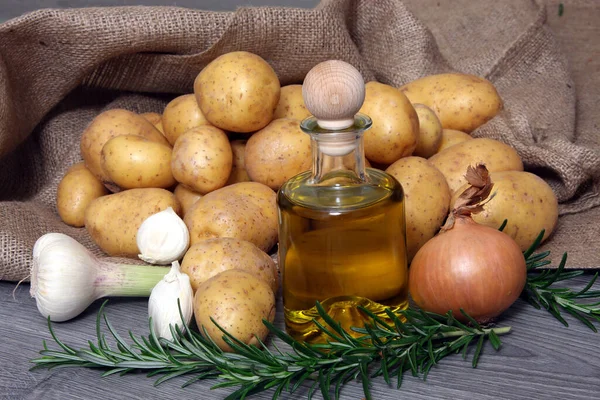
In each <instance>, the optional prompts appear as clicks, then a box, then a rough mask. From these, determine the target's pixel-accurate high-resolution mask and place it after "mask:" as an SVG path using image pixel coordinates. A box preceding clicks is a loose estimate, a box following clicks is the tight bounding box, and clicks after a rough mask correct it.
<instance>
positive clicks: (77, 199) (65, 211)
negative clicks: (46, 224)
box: [56, 162, 109, 228]
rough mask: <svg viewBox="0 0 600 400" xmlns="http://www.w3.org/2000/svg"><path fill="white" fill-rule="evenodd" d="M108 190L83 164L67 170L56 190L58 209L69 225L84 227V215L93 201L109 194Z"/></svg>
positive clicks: (61, 217) (63, 219)
mask: <svg viewBox="0 0 600 400" xmlns="http://www.w3.org/2000/svg"><path fill="white" fill-rule="evenodd" d="M108 193H109V192H108V190H107V189H106V187H104V185H103V184H102V182H100V181H99V180H98V178H96V177H95V176H94V175H93V174H92V173H91V172H90V170H88V169H87V168H86V167H85V164H84V163H83V162H80V163H77V164H74V165H73V166H71V168H69V169H68V170H67V172H66V173H65V175H64V176H63V178H62V179H61V181H60V183H59V184H58V188H57V189H56V209H57V211H58V215H59V216H60V219H61V220H62V221H63V222H64V223H65V224H67V225H71V226H75V227H78V228H80V227H82V226H83V225H84V214H85V209H86V208H87V206H88V205H89V204H90V203H91V202H92V200H94V199H97V198H98V197H100V196H104V195H106V194H108Z"/></svg>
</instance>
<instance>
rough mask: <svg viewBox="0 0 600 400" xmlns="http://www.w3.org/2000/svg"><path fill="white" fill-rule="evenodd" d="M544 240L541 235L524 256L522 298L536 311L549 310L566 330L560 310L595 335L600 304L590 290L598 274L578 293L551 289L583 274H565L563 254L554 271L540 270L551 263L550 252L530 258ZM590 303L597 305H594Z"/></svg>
mask: <svg viewBox="0 0 600 400" xmlns="http://www.w3.org/2000/svg"><path fill="white" fill-rule="evenodd" d="M543 237H544V231H542V232H541V233H540V234H539V235H538V237H537V239H536V240H535V241H534V243H533V244H532V245H531V246H530V247H529V249H528V250H527V251H525V253H524V255H525V260H526V262H527V283H526V285H525V290H523V295H522V296H523V297H524V298H525V300H527V301H528V302H529V303H530V304H531V305H533V306H534V307H535V308H537V309H541V308H544V309H546V310H548V311H549V312H550V314H552V315H553V316H554V317H555V318H556V319H558V320H559V321H560V322H562V323H563V324H564V325H565V326H569V324H568V323H567V321H566V320H565V319H564V317H563V315H562V312H561V310H562V311H564V312H566V313H568V314H570V315H572V316H573V317H575V318H576V319H578V320H579V321H581V322H582V323H583V324H584V325H586V326H587V327H589V328H590V329H591V330H593V331H594V332H598V330H597V328H596V326H595V325H594V323H597V322H600V301H598V300H600V290H590V289H591V288H592V287H593V285H594V283H595V282H596V279H597V278H598V273H597V272H596V273H595V274H594V275H593V276H592V279H590V281H589V282H588V284H587V285H586V286H585V287H584V288H583V289H581V290H576V291H574V290H573V289H570V288H568V287H564V286H560V285H559V286H554V285H555V284H556V283H558V282H562V281H566V280H569V279H572V278H575V277H577V276H581V275H583V274H584V273H585V271H583V270H570V271H565V265H566V263H567V253H564V254H563V256H562V259H561V261H560V264H558V267H557V268H556V269H554V270H552V269H543V268H544V267H545V266H547V265H549V264H550V263H551V261H550V260H549V259H548V256H549V255H550V252H549V251H545V252H543V253H539V254H535V255H534V254H533V253H534V251H535V250H536V249H537V248H538V246H539V244H540V243H541V241H542V238H543ZM591 299H596V300H597V301H595V302H593V301H591ZM581 300H584V301H581Z"/></svg>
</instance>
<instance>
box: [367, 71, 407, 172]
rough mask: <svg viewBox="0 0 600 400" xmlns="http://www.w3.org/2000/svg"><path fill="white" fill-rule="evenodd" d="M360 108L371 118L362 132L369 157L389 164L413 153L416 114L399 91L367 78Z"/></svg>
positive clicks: (380, 162)
mask: <svg viewBox="0 0 600 400" xmlns="http://www.w3.org/2000/svg"><path fill="white" fill-rule="evenodd" d="M360 112H361V113H363V114H366V115H368V116H369V117H371V119H372V120H373V125H372V126H371V129H369V130H368V131H366V132H365V134H364V143H365V156H366V157H367V158H368V159H369V161H372V162H374V163H378V164H388V165H389V164H391V163H393V162H394V161H396V160H398V159H400V158H402V157H407V156H410V155H411V154H412V153H413V151H414V150H415V148H416V147H417V140H418V139H419V118H418V116H417V112H416V111H415V109H414V107H413V106H412V104H411V103H410V101H409V100H408V98H407V97H406V96H405V95H404V94H402V92H400V91H399V90H398V89H396V88H394V87H392V86H389V85H385V84H383V83H378V82H368V83H367V84H366V85H365V102H364V103H363V106H362V107H361V109H360Z"/></svg>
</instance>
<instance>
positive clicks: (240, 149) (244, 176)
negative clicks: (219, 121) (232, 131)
mask: <svg viewBox="0 0 600 400" xmlns="http://www.w3.org/2000/svg"><path fill="white" fill-rule="evenodd" d="M246 142H247V141H246V140H242V139H237V140H232V141H231V142H229V144H230V145H231V152H232V153H233V162H232V164H231V173H230V174H229V178H228V179H227V183H225V185H233V184H234V183H238V182H249V181H250V177H249V176H248V171H246V163H245V162H244V155H245V153H246Z"/></svg>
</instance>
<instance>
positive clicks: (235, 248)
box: [181, 237, 279, 293]
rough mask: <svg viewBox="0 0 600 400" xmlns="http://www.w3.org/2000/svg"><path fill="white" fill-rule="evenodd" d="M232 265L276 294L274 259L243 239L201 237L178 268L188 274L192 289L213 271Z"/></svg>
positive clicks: (226, 268)
mask: <svg viewBox="0 0 600 400" xmlns="http://www.w3.org/2000/svg"><path fill="white" fill-rule="evenodd" d="M234 268H237V269H242V270H244V271H247V272H250V273H252V274H254V275H255V276H256V277H257V278H260V279H261V280H263V281H264V282H265V283H267V284H268V285H269V286H270V287H271V290H273V293H277V290H278V288H279V273H278V272H277V267H276V266H275V262H274V261H273V259H272V258H271V256H269V255H268V254H267V253H265V252H264V251H262V250H261V249H259V248H258V247H256V246H255V245H254V244H253V243H250V242H247V241H245V240H240V239H234V238H228V237H220V238H213V239H206V240H203V241H201V242H198V243H196V244H194V245H193V246H191V247H190V248H189V249H188V251H187V253H185V256H184V257H183V261H182V262H181V271H183V272H185V273H186V274H187V275H188V276H189V277H190V282H191V284H192V289H194V291H196V289H198V286H200V285H201V284H202V283H204V281H206V280H208V279H210V278H212V277H213V276H215V275H216V274H218V273H220V272H223V271H226V270H228V269H234Z"/></svg>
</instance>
